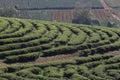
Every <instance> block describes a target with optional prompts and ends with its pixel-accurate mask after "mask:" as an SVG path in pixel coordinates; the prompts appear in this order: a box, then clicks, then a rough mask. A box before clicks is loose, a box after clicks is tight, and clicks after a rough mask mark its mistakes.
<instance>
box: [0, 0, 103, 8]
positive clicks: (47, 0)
mask: <svg viewBox="0 0 120 80" xmlns="http://www.w3.org/2000/svg"><path fill="white" fill-rule="evenodd" d="M76 2H80V3H82V4H83V3H86V2H90V3H91V4H92V7H102V5H101V3H100V2H99V0H67V1H66V0H12V1H10V0H4V1H3V0H0V7H7V6H13V7H14V6H16V7H17V9H55V8H62V9H65V8H74V7H75V4H76Z"/></svg>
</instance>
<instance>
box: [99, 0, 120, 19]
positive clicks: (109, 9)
mask: <svg viewBox="0 0 120 80" xmlns="http://www.w3.org/2000/svg"><path fill="white" fill-rule="evenodd" d="M100 2H101V3H102V5H103V7H104V9H105V10H107V12H106V14H108V15H110V16H112V17H113V18H114V19H116V20H120V17H119V16H118V15H116V14H114V13H113V12H112V11H111V8H110V7H109V6H108V5H107V4H106V2H105V0H100Z"/></svg>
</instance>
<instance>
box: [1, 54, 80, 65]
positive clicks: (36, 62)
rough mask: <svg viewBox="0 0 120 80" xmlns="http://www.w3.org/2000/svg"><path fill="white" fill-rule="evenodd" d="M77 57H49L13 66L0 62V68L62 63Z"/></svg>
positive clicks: (70, 55)
mask: <svg viewBox="0 0 120 80" xmlns="http://www.w3.org/2000/svg"><path fill="white" fill-rule="evenodd" d="M77 57H78V56H77V55H74V54H69V55H56V56H51V57H40V58H38V59H37V60H36V61H32V62H24V63H13V64H6V63H4V62H3V61H2V60H0V67H1V66H9V65H29V64H30V65H31V64H42V63H48V62H54V61H64V60H74V59H76V58H77Z"/></svg>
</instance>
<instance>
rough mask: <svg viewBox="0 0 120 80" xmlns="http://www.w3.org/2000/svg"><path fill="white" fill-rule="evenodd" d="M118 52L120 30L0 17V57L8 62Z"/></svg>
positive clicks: (119, 47)
mask: <svg viewBox="0 0 120 80" xmlns="http://www.w3.org/2000/svg"><path fill="white" fill-rule="evenodd" d="M119 49H120V30H117V29H114V28H106V27H92V26H88V25H75V24H64V23H54V22H46V21H35V20H23V19H14V18H0V58H1V59H2V60H4V61H5V62H7V63H9V62H26V61H33V60H36V59H37V58H39V57H49V56H55V55H60V54H76V55H79V56H88V55H93V54H96V53H105V52H109V51H114V50H119Z"/></svg>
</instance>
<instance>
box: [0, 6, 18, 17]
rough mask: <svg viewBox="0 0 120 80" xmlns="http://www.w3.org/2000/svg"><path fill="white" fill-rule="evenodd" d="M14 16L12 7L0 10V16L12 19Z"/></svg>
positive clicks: (14, 11)
mask: <svg viewBox="0 0 120 80" xmlns="http://www.w3.org/2000/svg"><path fill="white" fill-rule="evenodd" d="M15 14H16V9H15V8H13V7H5V8H0V16H3V17H13V16H14V15H15Z"/></svg>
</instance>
